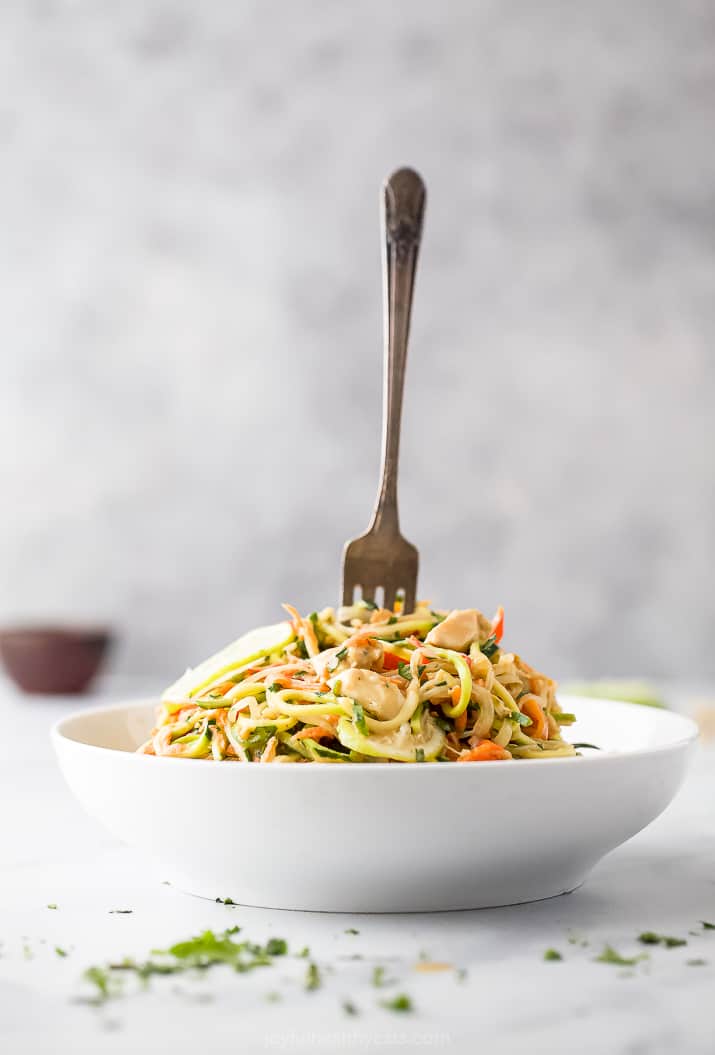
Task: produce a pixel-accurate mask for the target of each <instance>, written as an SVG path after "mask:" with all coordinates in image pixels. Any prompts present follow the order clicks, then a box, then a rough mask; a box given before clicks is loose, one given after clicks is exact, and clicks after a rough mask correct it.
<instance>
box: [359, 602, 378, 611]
mask: <svg viewBox="0 0 715 1055" xmlns="http://www.w3.org/2000/svg"><path fill="white" fill-rule="evenodd" d="M362 603H363V607H364V608H367V610H368V611H369V612H374V611H375V609H376V608H377V605H376V604H375V602H374V601H363V602H362Z"/></svg>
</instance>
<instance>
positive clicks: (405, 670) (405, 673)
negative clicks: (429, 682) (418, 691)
mask: <svg viewBox="0 0 715 1055" xmlns="http://www.w3.org/2000/svg"><path fill="white" fill-rule="evenodd" d="M397 673H398V674H399V675H400V677H401V678H404V679H405V681H412V671H411V670H410V665H409V663H403V662H402V660H400V662H399V663H398V664H397Z"/></svg>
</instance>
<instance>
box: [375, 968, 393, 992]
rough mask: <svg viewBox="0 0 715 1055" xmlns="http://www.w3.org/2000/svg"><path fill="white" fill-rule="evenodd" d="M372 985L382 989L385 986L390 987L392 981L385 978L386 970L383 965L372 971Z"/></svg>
mask: <svg viewBox="0 0 715 1055" xmlns="http://www.w3.org/2000/svg"><path fill="white" fill-rule="evenodd" d="M372 984H373V985H374V986H375V987H376V988H377V989H380V988H381V987H382V986H383V985H390V984H391V979H389V978H386V977H385V968H384V967H383V966H382V964H378V965H377V966H376V967H373V969H372Z"/></svg>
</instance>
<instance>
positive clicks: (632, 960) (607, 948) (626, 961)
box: [594, 945, 648, 967]
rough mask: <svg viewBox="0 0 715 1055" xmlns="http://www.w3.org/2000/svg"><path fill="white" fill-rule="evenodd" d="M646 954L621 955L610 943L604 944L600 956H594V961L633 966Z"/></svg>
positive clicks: (645, 956)
mask: <svg viewBox="0 0 715 1055" xmlns="http://www.w3.org/2000/svg"><path fill="white" fill-rule="evenodd" d="M647 956H648V954H647V953H645V952H642V953H639V954H638V956H621V955H620V953H618V952H616V950H615V949H614V948H613V946H612V945H604V947H603V952H602V953H601V955H600V956H596V957H594V963H610V964H613V965H614V966H615V967H633V966H634V965H635V964H637V963H639V962H640V960H645V959H646V958H647Z"/></svg>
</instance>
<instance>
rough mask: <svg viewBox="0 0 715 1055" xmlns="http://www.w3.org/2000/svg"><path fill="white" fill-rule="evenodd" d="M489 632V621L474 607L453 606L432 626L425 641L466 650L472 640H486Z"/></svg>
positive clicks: (429, 643)
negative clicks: (445, 616)
mask: <svg viewBox="0 0 715 1055" xmlns="http://www.w3.org/2000/svg"><path fill="white" fill-rule="evenodd" d="M490 633H491V623H490V622H489V620H488V619H487V618H486V616H484V615H482V613H481V612H479V611H477V609H476V608H455V609H454V611H453V612H450V613H449V615H448V616H447V618H446V619H443V620H442V622H441V623H438V624H437V626H433V627H432V629H431V630H430V632H429V634H428V635H427V637H426V638H425V643H426V644H427V645H434V646H435V647H436V648H451V649H453V650H454V651H456V652H466V651H467V649H468V648H469V646H470V645H471V644H472V642H473V641H479V640H480V639H481V640H483V641H486V639H487V638H488V637H489V634H490Z"/></svg>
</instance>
